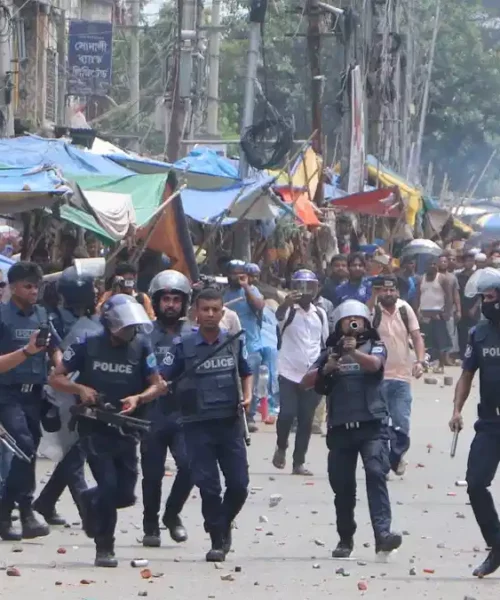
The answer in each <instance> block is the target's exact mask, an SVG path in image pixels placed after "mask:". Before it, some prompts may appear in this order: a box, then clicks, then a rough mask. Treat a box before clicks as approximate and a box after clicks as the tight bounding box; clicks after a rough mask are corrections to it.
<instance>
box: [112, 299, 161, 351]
mask: <svg viewBox="0 0 500 600" xmlns="http://www.w3.org/2000/svg"><path fill="white" fill-rule="evenodd" d="M101 322H102V324H103V325H104V327H105V328H106V330H107V331H109V332H110V333H111V334H112V335H113V336H114V337H115V338H117V339H119V340H120V341H122V342H124V343H126V342H130V341H131V340H132V339H133V338H134V337H135V335H136V333H145V334H147V335H149V334H150V333H151V332H152V331H153V323H151V321H150V319H149V317H148V315H147V313H146V311H145V310H144V308H143V306H142V305H141V304H139V302H137V300H136V299H135V298H134V297H133V296H129V295H128V294H115V295H114V296H111V298H109V300H106V302H105V303H104V304H103V305H102V313H101Z"/></svg>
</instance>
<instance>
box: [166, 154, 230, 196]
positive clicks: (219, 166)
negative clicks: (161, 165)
mask: <svg viewBox="0 0 500 600" xmlns="http://www.w3.org/2000/svg"><path fill="white" fill-rule="evenodd" d="M173 168H174V169H175V170H176V171H177V172H179V174H181V173H185V174H186V175H187V176H188V185H189V187H190V188H194V189H204V190H207V189H220V188H226V187H228V186H229V185H231V184H232V183H234V182H236V181H239V180H240V177H239V174H238V168H237V166H235V164H234V162H233V161H230V160H228V159H227V158H224V157H223V156H219V155H218V154H217V152H215V150H212V149H211V148H195V149H194V150H192V151H191V152H190V153H189V154H188V155H187V156H186V157H185V158H181V159H180V160H178V161H177V162H175V163H174V164H173ZM181 179H182V177H181Z"/></svg>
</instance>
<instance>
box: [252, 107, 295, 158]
mask: <svg viewBox="0 0 500 600" xmlns="http://www.w3.org/2000/svg"><path fill="white" fill-rule="evenodd" d="M293 134H294V127H293V122H292V121H291V120H290V119H286V118H284V117H282V116H281V115H280V114H279V113H278V111H277V110H276V109H275V108H274V106H272V105H271V104H269V102H266V113H265V115H264V117H263V118H262V119H261V120H260V121H258V122H257V123H255V124H254V125H251V126H250V127H247V129H246V130H245V131H244V133H243V136H242V138H241V140H240V145H241V149H242V150H243V152H244V154H245V158H246V159H247V161H248V164H249V165H250V166H252V167H254V168H255V169H274V168H275V167H277V166H279V165H280V164H281V162H282V161H283V159H284V158H285V156H286V155H287V154H288V152H289V151H290V150H291V148H292V145H293Z"/></svg>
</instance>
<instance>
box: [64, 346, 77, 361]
mask: <svg viewBox="0 0 500 600" xmlns="http://www.w3.org/2000/svg"><path fill="white" fill-rule="evenodd" d="M73 356H75V351H74V350H73V348H72V347H71V346H69V347H68V348H66V350H65V351H64V354H63V360H66V361H68V360H71V359H72V358H73Z"/></svg>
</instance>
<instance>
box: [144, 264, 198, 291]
mask: <svg viewBox="0 0 500 600" xmlns="http://www.w3.org/2000/svg"><path fill="white" fill-rule="evenodd" d="M191 289H192V288H191V284H190V282H189V279H188V278H187V277H186V276H185V275H183V274H182V273H180V272H179V271H174V270H173V269H167V270H166V271H162V272H161V273H158V275H155V276H154V277H153V279H152V280H151V283H150V284H149V296H150V298H153V297H154V295H155V294H156V293H157V292H180V293H181V294H185V295H186V296H187V297H188V298H189V296H190V295H191Z"/></svg>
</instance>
